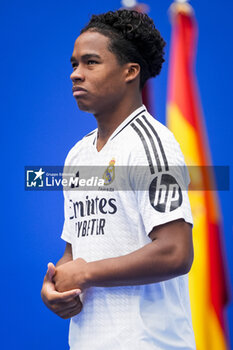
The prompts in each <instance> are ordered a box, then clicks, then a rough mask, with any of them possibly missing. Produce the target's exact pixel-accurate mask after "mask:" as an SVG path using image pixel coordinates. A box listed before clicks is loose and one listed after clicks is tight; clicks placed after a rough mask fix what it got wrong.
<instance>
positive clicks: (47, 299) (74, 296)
mask: <svg viewBox="0 0 233 350" xmlns="http://www.w3.org/2000/svg"><path fill="white" fill-rule="evenodd" d="M85 264H86V261H85V260H83V259H76V260H72V261H69V262H67V263H65V264H62V265H60V266H58V267H57V268H56V267H55V266H54V265H53V264H52V263H49V264H48V270H47V273H46V275H45V277H44V282H43V286H42V289H41V297H42V300H43V302H44V303H45V305H46V306H47V307H48V308H49V309H50V310H51V311H53V312H54V313H55V314H57V315H58V316H60V317H62V318H64V319H67V318H70V317H73V316H75V315H77V314H78V313H80V312H81V310H82V303H81V300H80V298H79V295H80V293H81V292H82V291H83V289H84V287H85V283H84V282H85V280H84V266H85Z"/></svg>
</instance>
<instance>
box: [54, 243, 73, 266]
mask: <svg viewBox="0 0 233 350" xmlns="http://www.w3.org/2000/svg"><path fill="white" fill-rule="evenodd" d="M71 260H73V256H72V249H71V245H70V244H69V243H67V244H66V248H65V252H64V255H63V256H62V258H61V259H60V260H58V262H57V263H56V267H58V266H60V265H63V264H65V263H67V262H69V261H71Z"/></svg>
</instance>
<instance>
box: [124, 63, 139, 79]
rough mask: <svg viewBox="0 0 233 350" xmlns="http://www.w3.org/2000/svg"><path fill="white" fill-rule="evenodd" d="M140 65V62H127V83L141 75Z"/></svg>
mask: <svg viewBox="0 0 233 350" xmlns="http://www.w3.org/2000/svg"><path fill="white" fill-rule="evenodd" d="M140 70H141V68H140V65H139V64H138V63H127V64H126V77H125V81H126V82H127V83H131V82H133V81H134V80H135V79H137V78H139V76H140Z"/></svg>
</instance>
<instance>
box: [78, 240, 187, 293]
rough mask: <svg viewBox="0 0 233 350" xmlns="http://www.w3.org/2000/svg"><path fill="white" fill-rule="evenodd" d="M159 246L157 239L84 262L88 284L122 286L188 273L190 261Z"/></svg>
mask: <svg viewBox="0 0 233 350" xmlns="http://www.w3.org/2000/svg"><path fill="white" fill-rule="evenodd" d="M174 249H175V248H174V247H173V246H171V247H170V248H169V247H167V248H166V249H162V250H161V249H160V248H159V247H158V246H157V244H156V242H153V243H150V244H148V245H146V246H145V247H143V248H141V249H139V250H137V251H135V252H133V253H130V254H127V255H125V256H121V257H117V258H111V259H104V260H100V261H95V262H91V263H88V264H87V265H86V274H85V275H86V277H85V279H86V284H87V286H99V287H110V286H123V285H136V284H148V283H155V282H161V281H165V280H168V279H170V278H173V277H176V276H179V275H181V274H184V273H187V272H188V271H189V269H190V264H189V263H186V262H184V261H181V259H179V257H178V256H177V255H178V254H179V252H178V250H176V251H175V250H174Z"/></svg>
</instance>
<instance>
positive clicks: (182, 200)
mask: <svg viewBox="0 0 233 350" xmlns="http://www.w3.org/2000/svg"><path fill="white" fill-rule="evenodd" d="M96 142H97V130H94V131H93V132H92V133H90V134H89V135H87V136H86V137H84V138H83V139H82V140H81V141H79V142H78V143H77V144H76V145H75V146H74V147H73V148H72V149H71V151H70V152H69V154H68V156H67V159H66V162H65V166H66V167H68V168H69V167H75V168H76V169H78V171H77V176H78V177H79V178H82V172H83V171H85V168H83V166H86V167H90V168H87V169H92V168H93V169H95V166H101V168H98V172H101V171H102V174H101V176H100V177H101V178H102V181H104V184H103V183H101V184H100V185H99V184H98V185H97V187H96V189H95V190H92V191H88V190H85V191H84V190H82V189H81V186H80V185H81V180H80V184H79V188H77V190H70V191H64V197H65V223H64V228H63V232H62V238H63V239H64V240H65V241H66V242H69V243H71V244H72V252H73V258H74V259H76V258H79V257H80V258H83V259H85V260H86V261H87V262H90V261H96V260H100V259H106V258H112V257H117V256H122V255H125V254H128V253H131V252H133V251H135V250H137V249H139V248H141V247H143V246H144V245H146V244H148V243H150V242H151V239H150V238H149V233H150V232H151V231H152V229H153V228H154V227H155V226H157V225H161V224H164V223H166V222H169V221H173V220H176V219H179V218H183V219H184V220H185V221H186V222H188V223H191V224H192V216H191V211H190V205H189V200H188V195H187V191H186V189H187V186H188V183H189V176H188V172H187V169H186V167H185V163H184V158H183V155H182V153H181V150H180V148H179V145H178V143H177V142H176V140H175V139H174V136H173V134H172V133H171V132H170V131H169V130H168V129H167V128H166V127H165V126H164V125H162V124H160V123H159V122H158V121H156V120H155V119H154V118H153V117H152V116H151V115H150V114H149V113H148V112H147V110H146V108H145V106H142V107H140V108H139V109H137V110H136V111H134V112H133V113H132V114H131V115H130V116H129V117H127V118H126V119H125V120H124V121H123V122H122V123H121V125H119V126H118V128H117V129H116V130H115V131H114V133H113V134H112V135H111V137H110V138H109V139H108V141H107V143H106V144H105V146H104V147H103V148H102V149H101V151H100V152H98V151H97V149H96ZM83 169H84V170H83ZM99 169H101V170H99ZM88 172H89V170H88ZM95 179H97V177H96V178H95ZM74 189H75V188H74ZM81 298H82V301H83V310H82V311H81V313H80V314H79V315H77V316H75V317H73V318H72V319H71V322H70V332H69V344H70V349H71V350H90V349H91V350H155V349H158V350H164V349H169V350H172V349H174V350H175V349H184V350H191V349H195V341H194V335H193V329H192V321H191V313H190V302H189V290H188V275H183V276H179V277H176V278H173V279H170V280H168V281H164V282H160V283H153V284H148V285H137V286H126V287H108V288H102V287H92V288H89V289H87V290H86V291H84V293H83V294H82V295H81Z"/></svg>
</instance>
